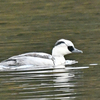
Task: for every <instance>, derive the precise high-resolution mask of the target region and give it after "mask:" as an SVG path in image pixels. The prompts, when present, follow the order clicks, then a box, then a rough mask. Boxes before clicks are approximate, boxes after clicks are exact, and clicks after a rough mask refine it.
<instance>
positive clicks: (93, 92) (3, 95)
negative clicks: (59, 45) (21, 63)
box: [0, 0, 100, 100]
mask: <svg viewBox="0 0 100 100" xmlns="http://www.w3.org/2000/svg"><path fill="white" fill-rule="evenodd" d="M99 36H100V1H99V0H95V2H94V0H91V1H89V0H87V1H83V0H80V1H77V0H67V1H66V0H61V1H59V0H55V1H52V0H30V1H27V0H14V1H13V0H4V1H3V0H0V61H2V60H4V59H7V58H8V57H10V56H13V55H17V54H21V53H26V52H32V51H39V52H41V51H42V52H46V53H50V54H51V51H52V48H53V46H54V43H55V42H56V41H57V40H58V39H60V38H65V39H69V40H71V41H72V42H73V43H74V44H75V47H76V48H78V49H80V50H83V52H84V53H83V54H71V55H67V56H65V58H66V59H68V60H70V59H71V60H77V61H79V63H78V64H75V65H72V66H66V68H65V69H53V68H45V69H44V68H39V69H34V70H33V69H29V70H11V71H10V70H9V71H0V99H2V100H99V98H100V94H99V93H100V85H99V84H100V74H99V70H100V60H99V59H100V56H99V54H100V50H99V48H100V45H99V44H100V38H99Z"/></svg>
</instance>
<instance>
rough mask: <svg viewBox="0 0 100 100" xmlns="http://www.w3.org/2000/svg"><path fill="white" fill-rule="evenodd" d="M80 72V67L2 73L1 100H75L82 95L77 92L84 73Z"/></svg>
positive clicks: (0, 84) (0, 74) (0, 83)
mask: <svg viewBox="0 0 100 100" xmlns="http://www.w3.org/2000/svg"><path fill="white" fill-rule="evenodd" d="M84 68H86V67H84ZM78 70H80V68H78V67H77V69H74V68H73V67H68V68H65V69H38V70H27V71H25V70H24V71H8V72H7V71H6V72H1V73H0V76H1V77H0V81H1V82H0V86H1V88H0V98H2V100H4V99H7V100H8V99H9V100H14V99H17V100H19V99H21V100H36V99H38V100H39V99H40V100H42V99H43V100H49V99H50V100H54V99H62V100H73V99H75V98H77V96H78V95H80V93H77V92H76V91H75V90H77V87H78V88H79V86H78V84H79V83H78V82H77V80H78V79H80V78H81V77H82V72H80V71H79V72H78ZM78 73H79V74H78ZM80 86H82V85H81V84H80Z"/></svg>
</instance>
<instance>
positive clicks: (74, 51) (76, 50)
mask: <svg viewBox="0 0 100 100" xmlns="http://www.w3.org/2000/svg"><path fill="white" fill-rule="evenodd" d="M72 53H83V51H82V50H78V49H76V48H75V49H74V50H73V51H72Z"/></svg>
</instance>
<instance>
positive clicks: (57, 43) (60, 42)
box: [55, 41, 65, 46]
mask: <svg viewBox="0 0 100 100" xmlns="http://www.w3.org/2000/svg"><path fill="white" fill-rule="evenodd" d="M62 43H65V42H63V41H59V42H56V43H55V46H57V45H59V44H62Z"/></svg>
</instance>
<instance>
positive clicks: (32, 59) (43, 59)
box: [0, 52, 53, 66]
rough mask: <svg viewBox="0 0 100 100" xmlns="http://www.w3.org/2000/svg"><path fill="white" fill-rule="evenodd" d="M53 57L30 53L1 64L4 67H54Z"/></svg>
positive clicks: (13, 57)
mask: <svg viewBox="0 0 100 100" xmlns="http://www.w3.org/2000/svg"><path fill="white" fill-rule="evenodd" d="M52 59H53V57H52V55H50V54H47V53H42V52H40V53H38V52H30V53H24V54H21V55H16V56H12V57H10V58H8V59H6V60H4V61H2V62H1V63H0V64H1V65H4V66H20V65H35V66H48V65H50V66H52V65H53V61H52Z"/></svg>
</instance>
